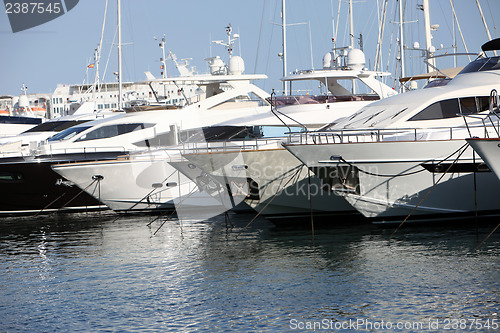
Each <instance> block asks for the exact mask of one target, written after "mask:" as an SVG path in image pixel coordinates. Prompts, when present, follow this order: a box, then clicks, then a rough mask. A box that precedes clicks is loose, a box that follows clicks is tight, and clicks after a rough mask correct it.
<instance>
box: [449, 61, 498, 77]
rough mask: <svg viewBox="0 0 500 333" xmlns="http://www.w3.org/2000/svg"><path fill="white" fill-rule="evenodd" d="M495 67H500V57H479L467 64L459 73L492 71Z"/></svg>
mask: <svg viewBox="0 0 500 333" xmlns="http://www.w3.org/2000/svg"><path fill="white" fill-rule="evenodd" d="M494 69H500V57H492V58H480V59H477V60H475V61H473V62H471V63H470V64H468V65H467V66H465V68H464V69H462V70H461V71H460V73H458V74H463V73H470V72H482V71H490V70H494Z"/></svg>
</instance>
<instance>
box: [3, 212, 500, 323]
mask: <svg viewBox="0 0 500 333" xmlns="http://www.w3.org/2000/svg"><path fill="white" fill-rule="evenodd" d="M252 217H253V215H231V222H232V223H233V224H234V227H233V228H226V223H225V220H224V218H223V217H221V216H219V217H215V218H212V219H210V220H208V221H205V222H201V223H200V222H196V223H195V222H189V221H183V222H182V223H180V222H179V221H177V220H173V221H170V222H167V223H166V224H165V225H164V226H163V227H162V228H161V229H160V230H159V231H158V233H157V234H156V235H154V232H155V231H156V229H157V228H158V226H159V224H160V222H159V221H156V222H154V223H153V224H152V225H151V227H148V226H147V223H148V222H150V221H151V220H152V219H153V218H152V217H126V218H121V219H119V220H117V221H113V220H114V218H115V216H114V215H101V216H99V215H96V214H94V215H85V214H78V215H73V216H65V217H64V216H60V217H39V218H15V219H12V218H11V219H3V220H0V298H1V301H0V331H5V332H13V331H32V332H53V331H63V332H68V331H86V332H96V331H118V332H120V331H151V332H167V331H172V332H192V331H203V332H205V331H208V332H224V331H226V332H233V331H239V332H249V331H262V332H267V331H276V332H283V331H290V332H294V331H301V332H302V331H308V330H312V329H313V328H315V329H316V331H321V330H328V331H344V330H351V331H362V330H369V331H393V330H397V328H401V330H400V331H414V332H416V331H421V330H427V331H448V329H449V330H452V329H457V330H461V331H464V330H469V331H475V332H476V331H487V332H488V331H489V332H494V331H498V330H499V329H500V328H498V326H495V324H496V325H499V324H500V323H499V321H500V315H499V313H500V270H499V267H500V265H499V264H500V260H499V258H500V256H499V255H500V247H499V245H500V236H499V234H498V232H497V233H495V234H493V236H492V237H491V238H489V239H488V241H486V242H485V243H484V245H482V247H481V248H480V249H479V250H475V248H476V247H477V246H478V245H479V243H480V242H481V241H482V240H483V239H485V238H486V236H487V235H488V234H489V233H490V231H491V230H492V228H493V227H492V226H486V227H481V228H479V229H476V228H472V227H471V228H467V227H458V228H449V227H440V228H424V227H420V228H410V229H404V230H400V231H398V233H397V234H396V235H395V236H394V237H392V238H391V237H390V234H391V233H392V231H393V229H380V228H377V227H374V226H370V225H366V226H359V225H357V226H342V227H335V228H329V229H320V230H315V235H314V240H313V238H312V234H311V230H309V229H308V228H287V229H283V228H276V227H274V226H273V225H272V224H270V223H268V222H267V221H266V220H264V219H258V220H256V221H255V222H254V223H253V224H252V225H250V227H249V228H247V229H245V230H243V227H244V226H245V225H246V224H247V223H248V222H249V221H250V220H251V219H252ZM240 232H241V234H240V236H239V237H237V235H238V233H240ZM389 324H390V325H391V327H388V325H389ZM464 324H465V325H466V326H464ZM355 325H358V326H355ZM370 325H371V326H370ZM396 325H399V326H396ZM411 325H412V326H411ZM432 325H434V326H432ZM436 325H438V326H436ZM459 325H462V326H459ZM447 328H448V329H447ZM495 328H497V329H495Z"/></svg>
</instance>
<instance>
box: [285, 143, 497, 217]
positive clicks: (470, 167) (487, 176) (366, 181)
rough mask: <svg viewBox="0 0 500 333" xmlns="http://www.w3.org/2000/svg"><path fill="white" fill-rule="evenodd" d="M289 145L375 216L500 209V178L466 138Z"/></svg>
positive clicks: (365, 212) (330, 183) (360, 208)
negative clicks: (476, 153) (474, 151)
mask: <svg viewBox="0 0 500 333" xmlns="http://www.w3.org/2000/svg"><path fill="white" fill-rule="evenodd" d="M287 149H288V150H289V151H290V152H292V154H294V155H295V156H297V157H298V158H299V159H301V160H302V161H303V162H304V163H305V164H306V165H308V166H309V167H310V168H311V170H313V171H314V172H315V173H316V174H317V175H318V176H319V178H321V179H322V180H323V182H324V183H325V184H328V186H331V187H332V188H333V189H334V190H335V191H336V192H337V193H339V194H340V195H343V196H344V197H345V199H346V200H347V201H348V202H349V203H350V204H351V205H352V206H353V207H355V208H356V209H357V210H358V211H359V212H360V213H362V214H363V215H364V216H365V217H368V218H371V219H373V220H374V221H385V222H388V223H389V222H390V221H394V222H398V221H399V222H401V220H402V219H405V218H406V217H407V216H409V215H410V218H415V219H422V218H426V217H428V218H435V217H444V216H446V215H457V216H465V215H475V214H476V212H477V213H478V214H481V213H483V214H491V213H499V212H500V204H499V203H498V200H495V197H496V194H497V192H498V191H499V189H500V186H499V185H500V182H499V180H498V179H497V178H496V177H495V176H494V174H493V173H492V172H490V171H489V170H488V169H487V168H484V164H483V163H482V161H481V160H480V159H479V157H478V156H477V155H476V156H473V151H472V149H471V148H470V147H469V148H466V145H465V141H464V140H443V141H405V142H369V143H345V144H318V145H295V146H294V145H289V146H287ZM462 151H463V152H462ZM460 153H461V155H460ZM459 155H460V157H459V158H458V156H459ZM457 158H458V159H457Z"/></svg>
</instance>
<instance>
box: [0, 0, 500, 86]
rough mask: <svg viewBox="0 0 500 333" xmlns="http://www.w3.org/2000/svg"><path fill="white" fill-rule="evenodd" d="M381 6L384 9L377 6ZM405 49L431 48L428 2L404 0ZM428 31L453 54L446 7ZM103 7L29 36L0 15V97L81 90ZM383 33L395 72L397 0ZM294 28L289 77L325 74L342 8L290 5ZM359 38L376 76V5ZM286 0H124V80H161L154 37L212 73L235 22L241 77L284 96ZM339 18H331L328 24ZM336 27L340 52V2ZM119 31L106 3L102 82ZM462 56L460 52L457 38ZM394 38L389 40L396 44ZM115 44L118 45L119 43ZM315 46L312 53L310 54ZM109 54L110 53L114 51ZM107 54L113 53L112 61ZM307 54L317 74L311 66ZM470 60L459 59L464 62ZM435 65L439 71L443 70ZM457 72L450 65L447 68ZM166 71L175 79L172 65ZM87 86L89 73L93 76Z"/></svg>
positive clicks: (88, 6) (344, 38)
mask: <svg viewBox="0 0 500 333" xmlns="http://www.w3.org/2000/svg"><path fill="white" fill-rule="evenodd" d="M378 2H379V5H381V3H382V0H379V1H378ZM406 2H407V4H406V13H407V14H406V17H405V21H408V22H409V23H407V24H406V25H405V32H406V33H405V44H406V45H408V46H412V45H413V42H415V41H418V42H419V43H420V45H421V46H423V45H425V40H424V32H423V15H422V12H421V11H419V10H418V9H417V4H421V2H422V0H417V1H415V0H406ZM430 2H431V23H432V24H439V29H438V30H437V31H436V32H435V33H434V39H433V44H434V45H435V46H436V47H438V48H439V47H440V45H441V44H442V45H443V47H444V49H443V50H439V51H438V52H437V53H444V52H450V53H451V52H452V51H453V50H452V49H451V48H450V47H451V45H452V44H453V37H452V36H453V15H452V14H451V9H450V1H449V0H430ZM453 3H454V5H455V10H456V14H457V17H458V20H459V24H460V27H461V29H462V33H463V35H464V39H465V41H466V45H467V47H468V50H469V52H477V51H479V50H480V46H481V44H483V43H484V42H485V41H487V36H486V33H485V30H484V27H483V24H482V22H481V19H480V16H479V11H478V9H477V6H476V1H475V0H454V1H453ZM480 3H481V6H482V8H483V12H484V14H485V18H486V20H487V24H488V26H489V29H490V31H491V34H492V37H493V38H496V37H500V31H499V29H500V27H497V26H496V25H497V24H500V18H498V16H497V18H496V19H495V20H496V21H494V15H493V14H492V13H499V12H500V1H499V0H480ZM104 4H105V1H104V0H92V1H90V0H80V2H79V3H78V5H77V6H76V7H75V8H74V9H72V10H71V11H69V12H68V13H66V14H65V15H63V16H61V17H59V18H57V19H55V20H53V21H50V22H48V23H46V24H43V25H41V26H38V27H35V28H32V29H30V30H26V31H23V32H18V33H12V31H11V28H10V26H9V21H8V18H7V15H6V14H5V12H4V10H2V13H0V45H1V46H2V48H1V50H2V51H1V52H2V56H1V59H2V61H1V62H0V75H1V76H0V77H1V79H0V95H3V94H11V95H18V94H20V93H21V90H20V87H21V85H22V84H23V83H25V84H26V86H27V87H28V89H29V92H30V93H45V92H51V91H53V90H54V89H55V88H56V85H57V84H58V83H66V84H76V83H82V82H83V81H84V79H85V73H86V68H87V65H88V64H89V63H91V62H92V59H93V52H94V49H95V48H96V47H97V44H98V42H99V39H100V35H101V29H102V19H103V14H104ZM388 6H389V10H388V13H387V24H386V28H385V29H386V33H385V35H384V52H383V63H384V69H387V70H389V71H392V72H393V71H394V58H395V55H396V54H395V49H396V45H397V42H396V37H397V29H398V27H397V24H396V23H395V22H396V21H398V17H397V16H395V13H396V7H395V6H396V1H395V0H389V5H388ZM286 7H287V8H286V9H287V21H288V23H305V24H299V25H293V26H290V27H288V41H287V42H288V70H289V71H293V70H295V69H309V68H311V67H312V66H314V67H315V68H319V67H320V66H321V65H322V57H323V55H324V54H325V53H326V52H328V51H329V50H330V49H331V47H332V42H331V38H332V35H333V28H332V16H333V19H334V21H335V24H337V22H336V21H337V8H338V0H288V1H287V5H286ZM353 8H354V10H353V12H354V21H355V24H354V27H355V28H354V31H355V35H356V36H359V34H360V33H362V34H363V42H364V51H365V54H366V58H367V67H373V62H374V59H375V47H376V39H377V29H378V23H377V9H376V8H377V0H364V1H355V2H354V4H353ZM280 9H281V0H265V1H264V0H251V1H248V0H246V1H243V0H212V1H206V0H204V1H201V0H184V1H166V0H163V1H160V0H122V24H123V33H122V35H123V43H127V45H126V46H124V47H123V54H124V67H123V77H124V80H129V81H139V80H143V79H144V78H145V75H144V72H145V71H151V72H152V73H153V74H154V75H156V76H160V71H161V70H160V63H159V58H160V57H161V50H160V48H159V47H158V43H157V42H156V41H155V40H154V39H153V37H154V36H157V37H160V38H161V37H162V35H163V34H165V35H166V49H167V50H172V51H173V52H174V53H175V54H176V55H177V57H178V58H179V59H182V58H191V59H192V60H191V64H192V65H193V66H195V67H196V69H197V71H198V72H200V73H204V72H207V70H208V67H207V66H206V62H205V61H204V60H203V59H205V58H207V57H209V56H210V55H220V56H221V57H222V58H223V59H224V58H226V59H227V56H226V53H225V50H224V48H223V47H221V46H218V45H215V44H211V43H210V41H211V40H220V39H225V38H226V35H225V29H224V27H225V26H226V25H228V24H229V23H231V24H232V26H233V32H235V33H238V34H239V35H240V36H241V37H240V40H239V43H237V44H236V47H235V54H237V55H240V52H241V56H242V57H243V58H244V60H245V64H246V71H245V73H254V72H256V73H264V74H267V75H268V76H269V79H268V80H266V81H265V82H261V83H259V86H261V87H262V88H264V89H265V90H267V91H270V90H271V89H272V88H275V89H280V87H281V83H280V81H279V79H280V78H281V76H282V75H281V74H282V63H281V60H280V58H279V57H278V53H279V52H280V51H281V28H280V26H278V25H276V24H275V23H280V22H281V21H280V20H281V19H280ZM332 13H333V15H332ZM338 17H339V20H338V21H339V22H338V26H339V28H338V32H337V46H345V45H347V44H348V31H349V28H348V26H347V18H348V13H347V2H346V1H344V2H342V3H341V11H340V15H338ZM115 30H116V1H114V0H109V8H108V17H107V22H106V28H105V34H104V38H105V41H104V45H103V52H102V58H101V66H103V65H102V64H104V63H106V62H107V61H108V54H111V55H110V57H109V64H108V67H109V68H108V71H107V74H106V77H105V80H106V81H113V80H115V78H114V77H113V76H112V74H111V73H112V72H113V71H116V62H117V61H116V53H115V52H116V51H115V50H114V48H113V47H112V43H113V37H114V34H115ZM455 30H456V36H457V45H458V51H459V52H464V47H463V44H462V41H461V38H460V35H459V33H458V29H456V28H455ZM310 36H311V37H310ZM391 36H392V39H391ZM115 42H116V40H115ZM311 45H312V52H311ZM110 50H111V51H110ZM110 52H111V53H110ZM311 53H312V58H313V65H311ZM418 56H419V52H416V51H409V52H407V53H406V57H407V62H406V67H407V71H408V72H409V73H415V74H417V73H419V72H423V71H425V67H424V65H423V62H422V59H421V58H420V57H418ZM465 60H466V59H463V58H462V60H461V63H462V64H463V62H464V61H465ZM438 65H439V64H438ZM441 67H442V68H444V67H451V66H449V65H441ZM167 69H168V70H169V72H170V74H172V75H177V72H176V71H175V68H174V67H173V64H172V63H171V62H170V63H169V64H168V67H167ZM89 73H90V74H91V77H93V73H92V72H90V71H89Z"/></svg>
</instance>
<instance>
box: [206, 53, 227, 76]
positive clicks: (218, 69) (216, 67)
mask: <svg viewBox="0 0 500 333" xmlns="http://www.w3.org/2000/svg"><path fill="white" fill-rule="evenodd" d="M208 65H209V66H210V74H213V75H216V74H224V68H225V65H224V61H222V59H221V58H220V57H219V56H217V57H214V58H210V59H208Z"/></svg>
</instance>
